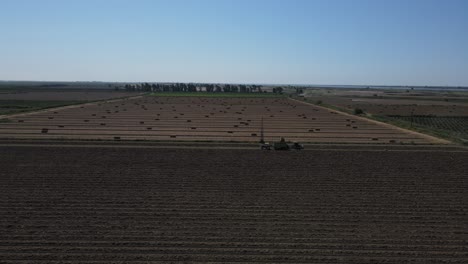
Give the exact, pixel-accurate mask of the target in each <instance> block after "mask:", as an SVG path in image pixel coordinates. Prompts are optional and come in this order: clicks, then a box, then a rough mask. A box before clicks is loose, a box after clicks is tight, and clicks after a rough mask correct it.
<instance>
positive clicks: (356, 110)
mask: <svg viewBox="0 0 468 264" xmlns="http://www.w3.org/2000/svg"><path fill="white" fill-rule="evenodd" d="M354 114H355V115H362V114H364V111H363V110H362V109H361V108H355V109H354Z"/></svg>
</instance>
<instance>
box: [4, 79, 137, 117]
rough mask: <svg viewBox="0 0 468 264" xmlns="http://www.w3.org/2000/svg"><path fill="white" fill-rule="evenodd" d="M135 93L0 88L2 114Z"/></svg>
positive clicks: (133, 94)
mask: <svg viewBox="0 0 468 264" xmlns="http://www.w3.org/2000/svg"><path fill="white" fill-rule="evenodd" d="M0 87H1V86H0ZM135 95H138V94H137V93H128V92H117V91H112V90H92V89H91V90H89V89H88V90H84V89H69V90H65V89H32V88H29V89H4V88H2V89H0V115H7V114H15V113H23V112H31V111H37V110H41V109H47V108H51V107H59V106H65V105H73V104H78V103H83V102H91V101H99V100H105V99H112V98H121V97H128V96H135Z"/></svg>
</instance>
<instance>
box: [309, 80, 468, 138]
mask: <svg viewBox="0 0 468 264" xmlns="http://www.w3.org/2000/svg"><path fill="white" fill-rule="evenodd" d="M302 100H305V101H308V102H311V103H315V104H317V103H319V104H322V105H325V106H327V107H331V108H337V109H340V110H342V111H347V112H353V111H354V110H355V109H361V110H362V111H363V112H364V114H365V115H366V116H367V117H370V118H374V119H378V120H380V121H384V122H388V123H392V124H394V125H398V126H402V127H405V128H410V129H415V130H418V131H422V132H424V133H428V134H433V135H436V136H439V137H444V138H447V139H449V140H452V141H455V142H466V141H467V140H468V139H467V135H466V131H467V128H466V121H465V120H466V119H467V118H468V93H467V92H464V91H443V90H438V91H409V90H407V91H395V90H372V89H364V90H353V89H348V90H325V89H317V90H310V91H307V92H306V94H305V97H303V98H302ZM411 120H412V121H413V122H411Z"/></svg>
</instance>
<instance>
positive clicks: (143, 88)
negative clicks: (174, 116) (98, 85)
mask: <svg viewBox="0 0 468 264" xmlns="http://www.w3.org/2000/svg"><path fill="white" fill-rule="evenodd" d="M262 88H264V87H263V86H262V85H254V84H253V85H243V84H239V85H237V84H208V83H206V84H194V83H137V84H125V85H124V87H123V89H124V90H125V91H129V92H133V91H138V92H156V93H157V92H190V93H191V92H208V93H266V92H267V91H266V90H265V89H262ZM118 89H119V88H117V87H116V90H118ZM273 93H283V88H282V87H274V88H273Z"/></svg>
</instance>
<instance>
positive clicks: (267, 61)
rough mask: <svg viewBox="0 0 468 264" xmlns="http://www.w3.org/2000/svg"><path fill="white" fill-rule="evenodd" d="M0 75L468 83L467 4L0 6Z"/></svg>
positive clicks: (131, 0) (404, 0)
mask: <svg viewBox="0 0 468 264" xmlns="http://www.w3.org/2000/svg"><path fill="white" fill-rule="evenodd" d="M0 79H1V80H48V81H52V80H58V81H123V82H125V81H174V82H231V83H280V84H285V83H287V84H306V83H307V84H374V85H380V84H385V85H454V86H458V85H460V86H461V85H465V86H467V85H468V1H466V0H459V1H458V0H439V1H433V0H367V1H360V0H342V1H334V0H323V1H318V0H317V1H314V0H304V1H300V0H265V1H263V0H208V1H204V0H184V1H181V0H167V1H157V0H148V1H143V0H127V1H118V0H112V1H111V0H109V1H105V0H56V1H51V0H29V1H27V0H0Z"/></svg>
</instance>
